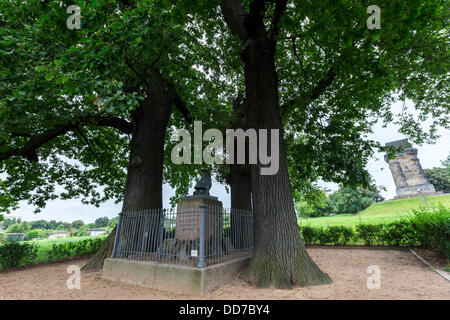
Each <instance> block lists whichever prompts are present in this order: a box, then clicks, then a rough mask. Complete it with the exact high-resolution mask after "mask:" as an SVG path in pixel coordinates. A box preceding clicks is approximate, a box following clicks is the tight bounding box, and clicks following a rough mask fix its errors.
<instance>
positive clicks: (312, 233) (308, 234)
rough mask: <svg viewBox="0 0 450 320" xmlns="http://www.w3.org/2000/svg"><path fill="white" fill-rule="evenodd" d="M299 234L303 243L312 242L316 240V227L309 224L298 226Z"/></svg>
mask: <svg viewBox="0 0 450 320" xmlns="http://www.w3.org/2000/svg"><path fill="white" fill-rule="evenodd" d="M300 234H301V236H302V239H303V241H304V242H305V244H314V243H315V242H316V241H317V234H316V228H313V227H309V226H305V227H300Z"/></svg>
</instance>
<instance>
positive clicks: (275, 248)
mask: <svg viewBox="0 0 450 320" xmlns="http://www.w3.org/2000/svg"><path fill="white" fill-rule="evenodd" d="M274 53H275V45H274V44H273V43H272V42H271V41H269V40H266V39H265V38H264V37H254V38H250V39H249V40H248V41H247V46H246V49H245V50H244V52H243V54H242V60H243V62H244V65H245V67H244V70H245V83H246V96H247V99H248V123H249V127H251V128H255V129H257V130H258V129H269V131H270V129H278V130H279V132H280V138H279V170H278V172H277V173H276V174H274V175H261V173H260V167H261V166H260V165H253V166H252V169H251V182H252V183H251V187H252V196H253V210H254V245H255V252H254V256H253V258H252V260H251V263H250V265H249V268H248V272H249V276H250V278H251V279H253V280H254V281H255V282H256V284H257V286H258V287H267V286H270V285H274V286H275V287H277V288H290V287H292V285H300V286H308V285H318V284H326V283H330V282H331V279H330V277H329V276H328V275H327V274H325V273H323V272H322V271H321V270H320V269H319V268H318V267H317V265H316V264H315V263H314V262H313V261H312V259H311V258H310V256H309V255H308V253H307V251H306V249H305V247H304V245H303V242H302V239H301V238H300V233H299V228H298V224H297V218H296V214H295V210H294V201H293V197H292V192H291V186H290V182H289V176H288V169H287V160H286V152H285V148H284V144H283V138H282V124H281V118H280V112H279V101H278V79H277V74H276V70H275V62H274V61H275V59H274ZM268 136H269V137H270V132H268ZM268 142H269V143H268V150H269V149H270V145H271V143H274V142H271V141H270V139H269V141H268ZM275 156H276V155H275Z"/></svg>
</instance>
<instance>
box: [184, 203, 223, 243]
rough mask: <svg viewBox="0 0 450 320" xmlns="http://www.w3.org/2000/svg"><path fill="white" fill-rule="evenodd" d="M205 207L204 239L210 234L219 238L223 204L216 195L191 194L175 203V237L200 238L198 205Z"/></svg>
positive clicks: (221, 227) (220, 235)
mask: <svg viewBox="0 0 450 320" xmlns="http://www.w3.org/2000/svg"><path fill="white" fill-rule="evenodd" d="M202 205H203V206H206V208H205V239H209V238H210V237H211V236H212V235H214V236H215V237H217V238H219V239H221V238H222V230H223V214H222V213H223V206H222V202H220V201H219V200H218V199H217V197H212V196H208V195H193V196H189V197H185V198H183V199H182V200H181V201H180V202H178V205H177V228H176V233H175V239H177V240H182V241H185V240H198V239H200V218H201V216H200V212H201V211H200V210H201V209H200V206H202Z"/></svg>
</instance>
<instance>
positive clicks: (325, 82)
mask: <svg viewBox="0 0 450 320" xmlns="http://www.w3.org/2000/svg"><path fill="white" fill-rule="evenodd" d="M335 78H336V72H335V71H334V68H333V67H331V68H330V69H329V70H328V73H327V76H326V77H325V78H323V79H321V80H319V82H317V85H316V86H315V87H314V89H313V90H312V91H311V93H310V94H309V95H308V96H307V99H308V100H309V101H308V104H309V103H311V102H313V101H314V100H316V99H318V98H319V97H320V96H321V94H322V93H323V92H324V91H325V90H326V89H327V88H328V87H329V86H330V85H331V84H332V83H333V80H334V79H335ZM295 103H296V101H295V100H291V101H289V102H286V103H285V104H283V105H282V106H281V108H282V109H283V110H285V111H286V110H287V109H288V108H290V107H292V106H293V105H295Z"/></svg>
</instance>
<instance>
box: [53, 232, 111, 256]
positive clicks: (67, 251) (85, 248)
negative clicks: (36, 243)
mask: <svg viewBox="0 0 450 320" xmlns="http://www.w3.org/2000/svg"><path fill="white" fill-rule="evenodd" d="M104 240H105V238H104V237H101V238H94V239H86V240H81V241H71V242H62V243H55V244H53V246H52V249H51V250H50V251H49V253H48V255H49V258H50V260H58V259H62V258H67V257H78V256H85V255H89V254H94V253H96V252H97V251H98V250H99V249H100V247H101V245H102V243H103V241H104Z"/></svg>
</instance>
